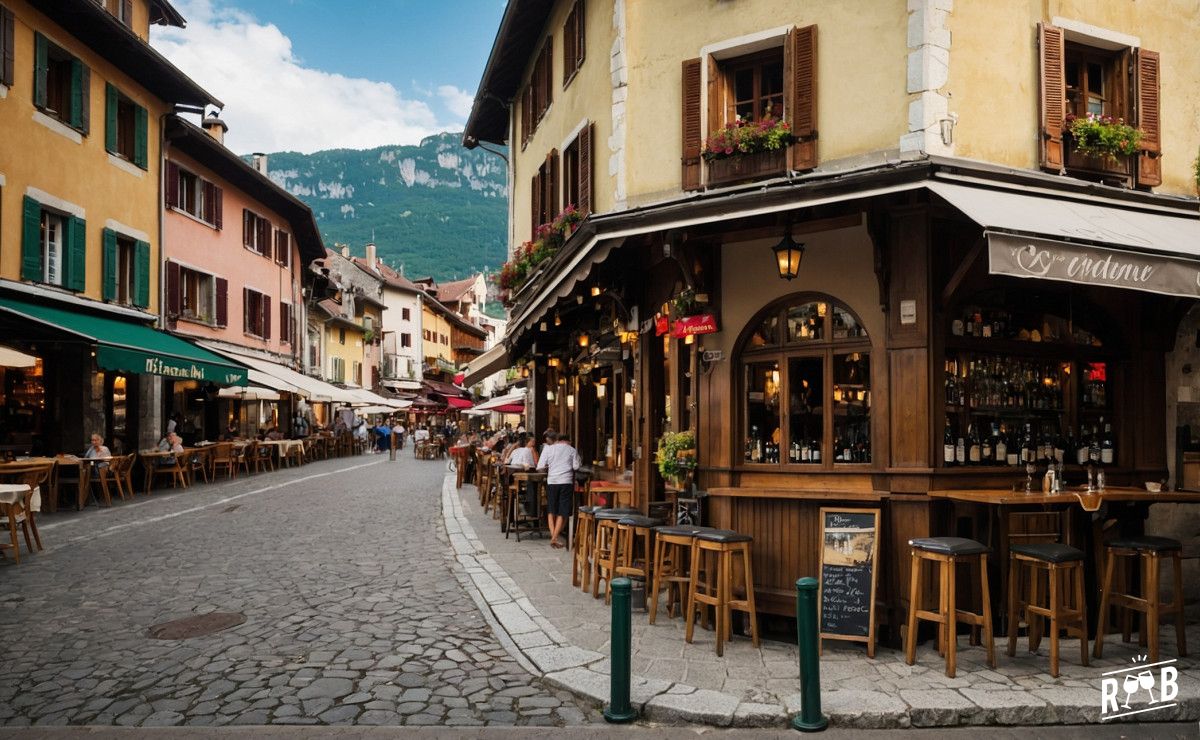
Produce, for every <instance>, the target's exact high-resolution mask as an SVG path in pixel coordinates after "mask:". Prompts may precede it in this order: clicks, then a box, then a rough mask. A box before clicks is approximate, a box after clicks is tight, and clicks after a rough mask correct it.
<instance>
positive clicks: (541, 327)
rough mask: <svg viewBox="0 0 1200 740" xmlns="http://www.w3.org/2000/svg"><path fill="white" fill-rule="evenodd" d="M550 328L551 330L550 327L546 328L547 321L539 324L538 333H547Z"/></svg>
mask: <svg viewBox="0 0 1200 740" xmlns="http://www.w3.org/2000/svg"><path fill="white" fill-rule="evenodd" d="M549 328H550V327H548V326H546V322H545V321H543V322H542V323H540V324H538V331H546V330H547V329H549Z"/></svg>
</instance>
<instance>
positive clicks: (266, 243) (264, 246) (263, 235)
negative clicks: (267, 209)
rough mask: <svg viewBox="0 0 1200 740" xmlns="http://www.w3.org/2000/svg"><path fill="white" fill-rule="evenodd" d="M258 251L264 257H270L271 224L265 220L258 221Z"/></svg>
mask: <svg viewBox="0 0 1200 740" xmlns="http://www.w3.org/2000/svg"><path fill="white" fill-rule="evenodd" d="M258 231H259V236H258V251H259V254H261V255H262V256H264V257H268V258H269V257H270V256H271V222H270V221H268V220H267V219H265V218H260V219H258Z"/></svg>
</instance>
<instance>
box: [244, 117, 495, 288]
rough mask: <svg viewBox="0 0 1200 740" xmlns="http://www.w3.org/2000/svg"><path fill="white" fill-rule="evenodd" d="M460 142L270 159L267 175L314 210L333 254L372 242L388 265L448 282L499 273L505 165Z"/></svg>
mask: <svg viewBox="0 0 1200 740" xmlns="http://www.w3.org/2000/svg"><path fill="white" fill-rule="evenodd" d="M461 141H462V135H461V134H454V133H442V134H437V135H435V136H429V137H427V138H425V139H424V140H422V141H421V143H420V144H418V145H416V146H383V147H377V148H375V149H365V150H358V149H330V150H328V151H323V152H315V153H313V154H300V153H298V152H275V153H273V154H270V155H268V159H267V162H268V172H269V173H270V177H271V179H272V180H274V181H275V182H277V183H279V185H280V186H282V187H284V188H286V189H287V191H288V192H290V193H292V194H293V195H295V196H296V197H298V198H300V199H301V200H303V201H304V202H305V203H307V204H308V205H309V206H310V207H311V208H312V209H313V212H314V213H315V214H316V216H317V225H318V226H319V227H320V229H321V235H322V236H323V237H324V239H325V246H327V247H329V248H330V249H333V248H334V244H335V243H338V244H349V245H350V247H351V249H352V251H353V254H355V255H362V254H363V245H365V244H366V243H367V242H369V241H371V240H372V235H374V237H373V238H374V241H375V245H376V249H377V252H378V254H379V256H380V257H382V258H383V259H384V261H385V262H387V263H388V264H389V265H392V266H393V267H397V268H399V267H400V266H401V265H403V266H404V273H405V274H406V275H408V276H409V277H418V276H423V275H433V276H434V277H435V278H437V279H439V280H449V279H453V278H455V277H464V276H466V275H468V274H471V273H473V272H477V271H479V270H482V269H485V268H486V269H495V268H497V267H499V266H500V265H501V264H502V263H503V262H504V259H505V254H506V249H505V242H506V237H505V234H506V229H507V227H506V223H507V218H508V186H507V179H506V178H507V174H506V165H505V162H504V160H503V159H501V158H500V157H498V156H496V155H495V154H490V153H488V152H486V151H484V150H483V149H470V150H469V149H465V148H464V147H463V146H462V144H461Z"/></svg>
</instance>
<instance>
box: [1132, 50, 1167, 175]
mask: <svg viewBox="0 0 1200 740" xmlns="http://www.w3.org/2000/svg"><path fill="white" fill-rule="evenodd" d="M1158 63H1159V59H1158V52H1157V51H1147V50H1145V49H1138V50H1137V74H1136V75H1135V80H1136V82H1135V84H1136V85H1137V125H1138V128H1140V129H1141V130H1142V140H1141V142H1140V143H1141V147H1142V151H1141V154H1140V155H1138V167H1137V184H1138V185H1145V186H1147V187H1155V186H1158V185H1162V159H1161V156H1162V134H1161V131H1160V127H1159V78H1158Z"/></svg>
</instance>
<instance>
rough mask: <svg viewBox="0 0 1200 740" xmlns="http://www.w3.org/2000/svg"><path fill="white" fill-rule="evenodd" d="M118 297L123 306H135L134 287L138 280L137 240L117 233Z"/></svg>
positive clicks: (117, 300) (118, 301)
mask: <svg viewBox="0 0 1200 740" xmlns="http://www.w3.org/2000/svg"><path fill="white" fill-rule="evenodd" d="M116 238H117V264H116V269H117V286H116V287H117V297H116V302H117V303H119V304H120V305H122V306H132V305H134V299H135V298H136V296H135V295H134V285H135V283H136V280H137V278H136V277H135V276H136V274H137V240H136V239H134V238H133V237H131V236H126V235H125V234H122V233H120V232H118V233H117V237H116Z"/></svg>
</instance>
